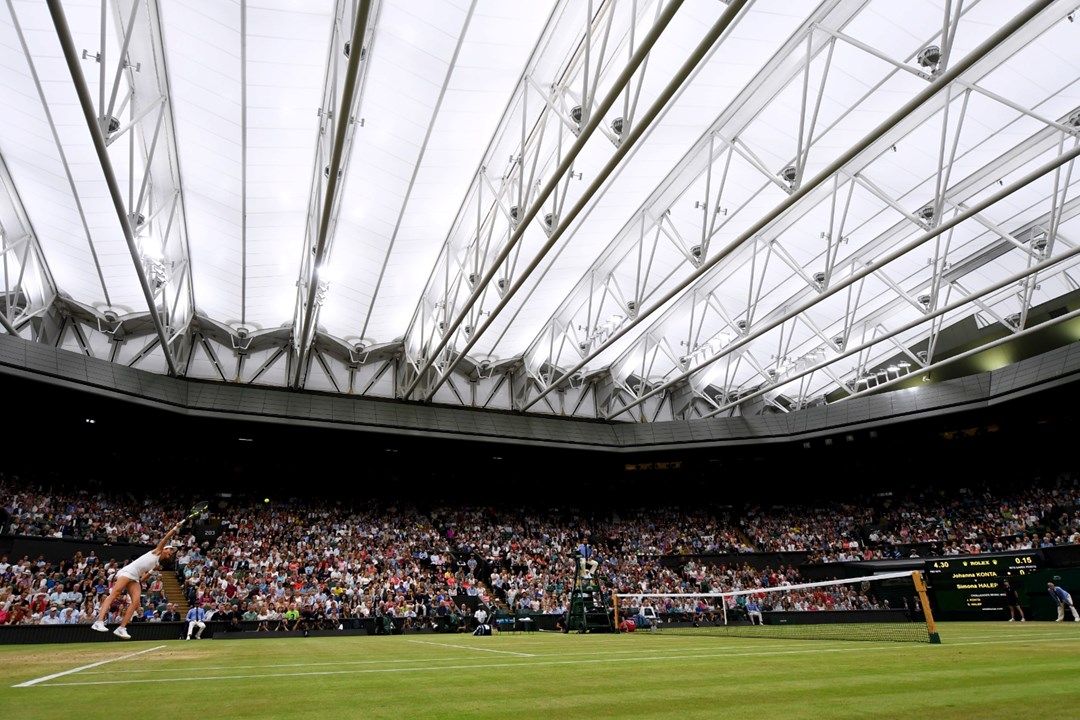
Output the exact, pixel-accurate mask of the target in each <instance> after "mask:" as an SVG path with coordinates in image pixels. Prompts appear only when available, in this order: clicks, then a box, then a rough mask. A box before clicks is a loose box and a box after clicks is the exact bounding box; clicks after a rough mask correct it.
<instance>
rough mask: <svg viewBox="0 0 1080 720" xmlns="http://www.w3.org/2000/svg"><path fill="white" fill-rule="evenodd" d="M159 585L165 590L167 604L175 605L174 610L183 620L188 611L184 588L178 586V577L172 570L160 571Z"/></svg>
mask: <svg viewBox="0 0 1080 720" xmlns="http://www.w3.org/2000/svg"><path fill="white" fill-rule="evenodd" d="M161 584H162V586H163V587H164V590H165V598H166V600H167V601H168V602H171V603H176V609H177V611H178V612H179V613H180V617H181V618H183V617H184V616H185V615H187V611H188V610H189V609H190V606H189V605H188V601H187V596H185V595H184V586H183V585H181V584H180V576H179V575H177V574H176V573H175V572H173V571H172V570H162V571H161Z"/></svg>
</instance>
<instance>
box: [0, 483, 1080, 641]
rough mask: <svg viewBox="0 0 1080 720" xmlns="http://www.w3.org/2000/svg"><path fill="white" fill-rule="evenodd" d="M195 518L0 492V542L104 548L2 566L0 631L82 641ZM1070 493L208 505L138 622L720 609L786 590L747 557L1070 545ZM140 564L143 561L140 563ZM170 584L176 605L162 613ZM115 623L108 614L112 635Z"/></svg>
mask: <svg viewBox="0 0 1080 720" xmlns="http://www.w3.org/2000/svg"><path fill="white" fill-rule="evenodd" d="M192 499H193V498H188V497H183V496H180V495H178V494H176V493H161V492H156V493H153V494H150V493H147V494H145V495H144V496H142V497H139V496H136V495H135V494H133V493H131V492H110V491H109V490H107V489H105V488H90V489H88V488H86V487H82V488H80V487H77V486H74V485H71V486H64V485H61V484H56V483H53V484H49V485H48V486H46V485H45V484H40V483H35V482H33V481H31V480H24V479H22V478H20V477H17V476H14V475H8V476H0V500H2V502H3V505H4V509H5V517H6V526H5V527H3V528H2V531H3V534H5V535H9V536H21V537H29V538H58V539H67V540H79V541H90V542H94V543H102V545H101V548H102V550H101V551H90V552H87V553H86V554H84V553H82V552H76V553H74V555H73V556H72V557H70V558H65V559H63V560H61V561H59V562H51V561H49V560H46V559H45V558H44V557H43V556H39V557H35V558H30V557H26V556H24V557H19V558H14V557H12V558H9V557H7V556H3V557H0V625H17V624H79V623H85V624H89V623H91V622H93V620H94V618H95V617H96V615H97V611H98V608H99V607H100V604H101V603H102V602H103V601H104V599H105V598H106V597H107V596H108V590H109V587H110V585H111V583H112V580H113V578H114V577H115V575H116V573H117V571H118V570H119V569H120V568H121V567H123V565H124V563H125V562H126V561H128V560H130V559H131V558H130V557H113V556H111V555H110V554H109V553H108V552H106V549H108V548H113V547H115V546H117V544H120V543H130V544H134V545H138V546H147V545H153V544H154V543H155V542H157V540H158V539H159V538H160V535H161V534H162V533H163V532H164V529H165V528H167V527H169V525H170V524H171V523H174V522H176V520H177V519H178V517H179V514H180V513H179V510H178V508H183V507H187V506H188V505H190V502H191V500H192ZM1078 507H1080V483H1078V480H1077V476H1075V475H1072V474H1062V475H1060V476H1057V477H1054V478H1051V479H1047V480H1039V481H1038V482H1033V483H1031V484H1030V485H1029V486H1025V487H1024V490H1023V492H999V491H995V489H994V488H993V487H991V486H990V485H985V486H980V487H972V488H964V489H959V488H957V489H952V490H948V491H945V490H940V489H934V488H932V487H929V486H927V487H921V488H917V489H911V490H909V491H906V492H903V493H895V494H887V493H886V494H882V493H878V494H875V495H870V496H867V497H860V498H850V499H845V501H844V502H838V501H822V502H821V503H819V504H817V506H816V507H808V506H798V507H795V506H790V507H788V506H782V505H767V504H763V503H747V504H745V505H742V506H739V507H735V506H724V507H712V506H701V507H687V506H683V507H663V506H646V507H640V508H635V509H625V508H622V509H619V510H614V509H613V510H610V511H608V512H606V513H598V512H583V511H580V510H579V511H574V510H571V509H544V510H539V509H537V508H526V507H501V506H496V505H490V506H489V505H475V506H472V505H467V504H462V505H459V506H454V507H449V506H437V507H426V508H421V507H419V506H415V505H410V504H407V503H398V504H390V503H387V502H385V501H376V500H367V501H355V502H354V501H349V500H346V499H342V498H337V499H320V498H316V497H308V498H303V497H294V498H290V499H289V500H284V501H277V500H275V501H273V502H269V501H267V502H264V501H262V500H261V499H253V498H246V497H236V498H229V499H222V500H221V502H220V503H219V504H218V505H217V506H214V507H212V508H211V510H210V511H209V512H210V517H208V518H204V519H205V520H211V519H212V520H215V521H221V525H220V532H219V533H218V534H217V536H216V537H215V539H214V541H213V542H210V541H208V540H206V539H205V538H203V539H200V537H199V536H197V535H196V534H193V533H192V532H190V528H189V532H188V534H187V535H186V536H184V537H182V540H181V546H182V547H181V549H180V551H179V552H178V554H177V558H176V564H175V567H173V568H161V569H159V570H158V571H156V572H155V574H154V575H153V576H151V577H150V578H149V580H148V581H147V583H146V585H145V589H144V596H143V602H142V605H143V611H142V613H141V614H140V615H138V616H137V619H138V621H142V622H160V621H162V620H171V619H181V618H183V617H184V614H185V613H186V612H187V610H188V608H189V607H198V608H202V610H203V612H204V613H205V618H206V619H207V620H215V619H217V620H225V621H226V623H227V625H229V626H233V627H238V625H239V623H240V622H241V621H243V622H247V623H254V624H255V626H256V627H257V629H258V630H259V631H266V632H273V631H277V630H285V629H290V630H291V629H300V628H305V629H306V628H311V627H315V628H320V627H343V626H344V625H345V624H346V623H350V622H353V621H357V620H361V619H364V618H371V617H376V618H392V619H396V620H397V621H398V622H399V623H404V624H406V625H413V626H421V625H424V624H430V625H432V626H436V625H440V624H446V623H448V622H453V623H462V624H464V623H465V619H467V618H475V617H477V612H476V610H477V608H481V609H484V612H485V614H486V612H487V610H488V609H490V610H491V611H495V610H497V609H501V610H504V611H506V612H510V613H513V612H518V611H523V612H531V613H552V614H558V613H564V612H565V611H566V608H567V607H568V605H569V593H570V590H571V588H572V586H573V582H574V573H575V572H576V568H577V565H576V563H575V562H574V561H573V560H572V558H575V557H580V556H581V555H583V554H584V555H587V556H588V557H590V558H592V559H594V560H596V574H597V576H598V578H599V580H600V582H601V584H602V585H603V586H604V587H606V588H608V589H610V590H611V592H617V593H627V594H632V593H643V594H645V593H690V592H720V591H725V592H726V591H733V590H747V589H750V590H752V589H755V588H767V587H775V586H778V585H791V584H798V583H800V582H801V581H802V578H801V575H800V570H799V567H798V566H797V565H796V564H794V563H792V562H787V563H781V562H776V563H771V564H765V565H764V566H763V565H762V564H761V563H752V562H750V559H751V556H752V555H754V554H758V553H769V554H777V553H779V554H781V555H782V554H783V553H801V554H802V555H800V560H799V562H800V563H803V562H805V563H809V564H823V563H836V562H851V561H863V560H875V559H889V558H906V557H911V556H912V555H916V556H917V555H920V554H921V555H923V556H924V557H927V556H938V555H941V556H945V555H961V554H962V555H970V554H980V553H993V552H1005V551H1011V550H1025V549H1036V548H1042V547H1047V546H1052V545H1060V544H1075V543H1078V542H1080V518H1078V517H1077V512H1076V509H1077V508H1078ZM139 552H142V550H139ZM163 573H175V575H176V576H177V579H178V580H179V582H180V587H181V591H180V592H181V593H182V596H181V597H169V596H168V593H167V591H166V584H165V583H164V578H163V576H162V574H163ZM666 602H667V605H666V606H665V607H663V608H660V610H661V611H662V612H665V613H668V614H669V615H678V614H681V613H684V614H686V615H687V616H688V617H694V618H704V619H712V618H715V616H716V614H717V613H719V612H721V611H724V610H727V611H732V612H736V613H740V612H745V608H744V607H742V606H743V604H744V602H745V596H738V597H734V598H731V599H730V601H729V607H727V608H723V607H717V606H715V605H710V604H709V603H708V602H705V601H703V600H701V599H697V600H684V601H682V602H678V603H676V602H675V601H671V600H669V601H666ZM870 607H877V604H876V602H875V601H874V600H873V599H872V598H868V597H865V596H862V595H859V594H857V593H850V592H848V591H839V590H838V591H836V592H833V593H826V592H823V591H805V592H798V593H790V594H787V595H785V598H784V600H783V601H782V605H781V606H778V607H776V608H771V607H770V608H766V609H789V610H807V609H862V608H870ZM122 610H123V607H122V606H117V607H113V608H110V609H109V616H108V618H107V622H114V621H116V619H117V618H118V616H119V614H120V613H121V612H122Z"/></svg>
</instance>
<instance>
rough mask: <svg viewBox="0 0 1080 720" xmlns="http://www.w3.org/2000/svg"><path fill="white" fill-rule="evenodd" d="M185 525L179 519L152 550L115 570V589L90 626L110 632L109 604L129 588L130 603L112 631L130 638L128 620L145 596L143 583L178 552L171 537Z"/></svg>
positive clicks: (103, 603) (120, 636)
mask: <svg viewBox="0 0 1080 720" xmlns="http://www.w3.org/2000/svg"><path fill="white" fill-rule="evenodd" d="M183 525H184V522H183V521H181V522H178V523H177V524H176V525H174V526H173V528H172V529H171V530H169V532H167V533H165V537H163V538H161V540H160V541H159V542H158V544H157V545H156V546H155V547H154V549H153V550H150V551H149V552H146V553H143V554H142V555H140V556H139V557H137V558H135V559H134V560H132V561H131V562H129V563H128V564H127V565H125V566H124V567H122V568H120V571H119V572H118V573H116V580H115V581H114V582H113V586H112V589H111V590H109V596H108V597H107V598H105V601H104V602H102V603H101V609H100V610H99V611H98V619H97V622H95V623H94V624H93V625H91V626H90V627H91V628H92V629H94V630H97V631H98V632H109V628H107V627H106V626H105V616H106V615H108V614H109V608H111V607H112V605H113V602H115V601H116V600H117V598H119V597H120V594H121V593H123V592H126V593H127V596H128V606H127V607H126V608H124V615H123V617H122V618H121V620H120V626H119V627H117V628H116V629H115V630H113V635H115V636H117V637H119V638H123V639H125V640H130V639H131V635H129V634H128V631H127V624H128V622H130V620H131V616H132V615H134V614H135V609H136V608H138V607H139V600H140V599H141V597H142V583H143V581H144V580H145V579H146V577H147V576H148V575H149V574H150V573H151V572H153V571H154V570H155V569H156V568H157V567H158V565H160V564H161V562H162V561H163V560H164V561H166V562H167V561H169V560H172V559H173V558H174V557H175V556H176V546H175V545H170V544H169V540H170V539H171V538H172V536H173V535H175V534H176V533H178V532H179V531H180V528H181V527H183Z"/></svg>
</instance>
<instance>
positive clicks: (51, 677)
mask: <svg viewBox="0 0 1080 720" xmlns="http://www.w3.org/2000/svg"><path fill="white" fill-rule="evenodd" d="M163 647H168V645H158V646H157V647H152V648H147V649H146V650H140V651H139V652H134V653H129V654H127V655H123V656H121V657H118V658H113V659H112V660H102V661H101V662H96V663H90V664H89V665H83V666H82V667H77V668H73V669H71V670H65V671H64V672H58V673H53V674H52V675H46V676H45V677H39V678H38V679H36V680H27V681H26V682H24V683H19V684H18V685H12V686H11V687H17V688H20V687H30V686H31V685H37V684H38V683H40V682H45V681H46V680H55V679H56V678H58V677H64V676H65V675H71V674H73V673H77V672H81V671H82V670H89V669H90V668H95V667H98V666H99V665H105V664H108V663H111V662H116V661H117V660H127V659H128V658H133V657H135V656H136V655H142V654H143V653H148V652H153V651H154V650H160V649H161V648H163Z"/></svg>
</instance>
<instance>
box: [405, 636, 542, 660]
mask: <svg viewBox="0 0 1080 720" xmlns="http://www.w3.org/2000/svg"><path fill="white" fill-rule="evenodd" d="M409 642H411V643H416V644H417V645H434V646H435V647H445V648H453V649H455V650H476V651H477V652H489V653H499V654H500V655H516V656H518V657H536V656H535V655H530V654H529V653H519V652H512V651H510V650H492V649H491V648H482V647H470V646H469V645H454V644H453V643H437V642H431V641H429V640H409Z"/></svg>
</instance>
